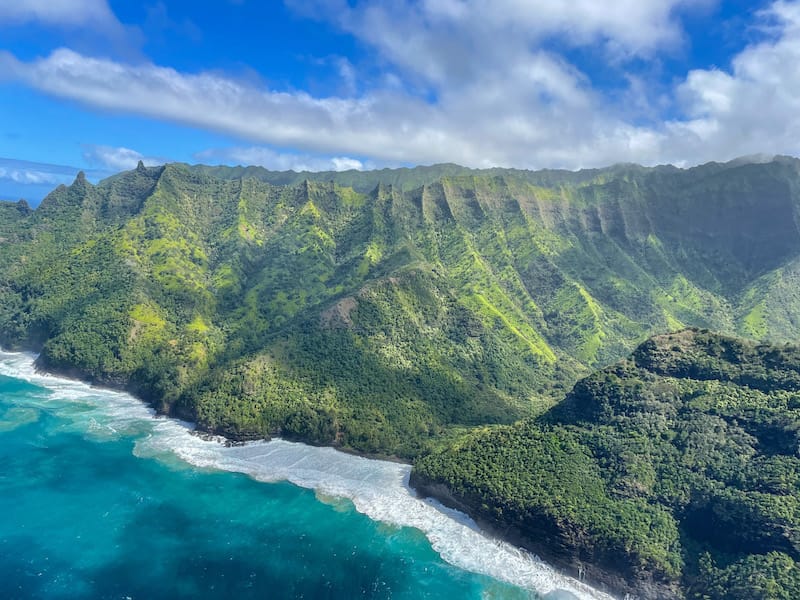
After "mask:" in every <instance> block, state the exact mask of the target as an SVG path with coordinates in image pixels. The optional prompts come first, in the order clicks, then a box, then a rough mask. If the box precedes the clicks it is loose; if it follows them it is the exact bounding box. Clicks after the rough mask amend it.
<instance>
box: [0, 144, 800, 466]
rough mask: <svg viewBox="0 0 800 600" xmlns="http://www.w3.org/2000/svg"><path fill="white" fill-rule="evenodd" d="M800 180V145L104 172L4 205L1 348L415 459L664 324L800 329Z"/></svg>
mask: <svg viewBox="0 0 800 600" xmlns="http://www.w3.org/2000/svg"><path fill="white" fill-rule="evenodd" d="M798 182H800V176H798V162H797V161H795V160H794V159H776V160H775V161H773V162H770V163H765V164H758V165H748V164H740V163H735V164H726V165H718V164H710V165H705V166H702V167H697V168H694V169H689V170H680V169H675V168H673V167H658V168H655V169H645V168H642V167H637V166H634V165H622V166H617V167H613V168H610V169H605V170H593V171H582V172H578V173H569V172H560V171H543V172H527V171H513V170H504V169H491V170H487V171H471V170H468V169H463V168H461V167H457V166H456V165H440V166H435V167H426V168H420V169H400V170H396V171H378V172H370V173H357V172H349V173H344V174H334V173H329V174H303V175H298V174H293V173H270V172H266V171H264V170H262V169H257V168H247V169H227V168H211V167H188V166H185V165H167V166H165V167H159V168H145V167H143V166H140V167H139V168H137V169H135V170H134V171H130V172H127V173H123V174H121V175H118V176H115V177H113V178H111V179H109V180H106V181H104V182H101V183H100V184H99V185H97V186H93V185H91V184H90V183H88V182H87V181H86V180H85V178H78V179H77V180H76V182H75V183H74V184H73V185H72V186H69V187H64V186H62V187H60V188H58V189H57V190H55V191H54V192H53V193H52V194H51V195H50V196H49V197H48V198H47V199H45V201H43V203H42V205H41V206H40V207H39V208H38V209H37V210H35V211H30V210H27V208H26V207H20V206H17V205H12V204H2V205H0V209H2V211H3V215H5V216H7V217H8V218H4V220H3V223H2V224H0V228H2V229H0V257H1V258H2V262H0V341H2V343H3V344H6V345H28V346H34V347H36V348H39V349H41V351H42V355H41V361H42V363H43V364H45V365H47V366H48V367H50V368H57V369H62V370H66V369H69V370H70V372H79V373H83V374H84V375H85V376H87V377H89V378H92V379H94V380H97V381H103V382H110V383H114V384H118V385H129V386H130V387H131V388H132V389H134V390H135V391H137V393H140V394H141V395H143V396H145V397H147V398H149V399H151V400H153V401H154V402H156V403H157V405H158V406H159V407H160V408H161V409H163V410H166V411H175V412H177V413H178V414H181V415H182V416H186V417H192V418H195V419H197V420H198V421H199V423H200V424H201V426H203V427H206V428H207V429H210V430H214V431H220V432H224V433H226V434H228V435H231V436H235V437H242V438H247V437H260V436H264V435H269V434H271V433H275V432H281V433H282V434H284V435H293V436H297V437H300V438H303V439H309V440H313V441H318V442H325V443H337V444H342V445H345V446H349V447H353V448H356V449H360V450H362V451H369V452H387V453H396V454H400V455H403V456H415V455H417V454H418V453H419V452H421V451H424V450H426V449H428V448H430V447H432V445H435V442H434V440H438V439H440V437H441V436H442V435H443V434H445V435H449V434H450V433H454V432H457V431H458V430H459V428H461V427H466V426H473V425H476V424H484V423H504V422H511V421H513V420H515V419H517V418H520V417H523V416H531V415H535V414H538V413H541V412H542V411H544V410H546V409H547V408H548V407H549V406H550V405H552V403H553V402H554V401H555V400H557V399H558V398H560V397H561V395H562V394H563V392H564V391H565V390H566V389H568V387H569V386H570V385H571V384H572V383H574V381H575V380H576V379H577V378H578V377H579V376H580V375H582V374H586V373H587V372H588V371H589V369H591V368H594V367H597V366H602V365H605V364H609V363H610V362H613V361H614V360H616V359H618V358H620V357H621V356H624V355H626V354H627V353H628V352H630V351H631V350H632V349H633V348H634V347H635V346H636V344H637V343H639V342H640V341H641V340H643V339H644V338H645V337H646V336H647V335H650V334H652V333H654V332H659V331H668V330H676V329H679V328H681V327H683V326H685V325H696V326H703V327H712V328H714V329H718V330H721V331H726V332H731V333H740V334H743V335H746V336H749V337H753V338H757V339H771V340H786V339H791V338H793V337H795V336H797V333H798V326H800V320H798V316H797V315H798V314H800V296H798V293H797V291H796V289H795V288H796V286H794V285H792V282H793V281H794V280H795V279H796V277H795V271H797V265H798V264H800V262H798V261H800V235H799V234H798V230H797V225H796V213H797V210H798V193H797V191H798ZM342 184H347V185H348V186H352V187H343V185H342ZM343 302H344V304H342V303H343ZM345 305H346V306H349V307H350V308H348V309H347V310H346V311H344V312H342V311H339V312H337V311H336V310H334V307H336V306H345ZM332 310H334V312H335V313H336V314H338V315H340V316H342V315H343V316H342V318H339V317H337V318H335V319H333V318H326V317H325V315H330V314H333V313H331V311H332ZM345 313H346V314H345ZM364 373H370V377H369V378H365V377H364ZM242 374H244V375H242ZM240 375H242V376H243V377H245V379H246V381H247V382H246V383H245V384H243V385H244V387H245V388H246V389H247V390H251V391H252V392H251V393H241V390H240V389H239V387H238V386H239V384H238V383H235V382H236V381H238V379H237V378H238V377H239V376H240ZM266 381H269V382H271V383H270V385H269V386H267V385H265V382H266ZM270 390H279V391H280V393H278V392H273V391H270ZM376 432H380V434H378V433H376Z"/></svg>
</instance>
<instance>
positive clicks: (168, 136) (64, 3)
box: [0, 0, 800, 201]
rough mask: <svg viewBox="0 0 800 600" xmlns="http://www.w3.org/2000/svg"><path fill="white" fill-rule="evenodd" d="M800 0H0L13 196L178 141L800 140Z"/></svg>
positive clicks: (422, 149)
mask: <svg viewBox="0 0 800 600" xmlns="http://www.w3.org/2000/svg"><path fill="white" fill-rule="evenodd" d="M798 64H800V1H790V0H779V1H760V2H759V1H755V2H753V1H751V2H745V1H742V0H729V1H725V0H694V1H693V0H614V1H613V2H597V0H391V1H390V0H376V1H372V2H363V1H361V0H305V1H301V0H285V1H284V2H281V1H278V0H275V1H269V0H264V1H260V0H204V1H203V2H198V1H197V0H193V1H187V0H181V1H167V0H142V1H141V2H129V1H122V0H16V1H15V2H2V3H0V197H3V198H17V197H26V198H29V199H31V200H33V201H36V200H38V199H40V198H41V197H42V195H44V194H45V193H46V192H47V190H49V189H51V188H52V187H54V186H55V185H57V184H58V183H62V182H69V181H70V180H71V178H72V177H73V176H74V173H75V172H76V171H77V169H84V170H86V171H87V173H88V174H89V176H90V178H93V179H98V178H101V177H103V176H105V175H107V174H110V173H113V172H116V171H119V170H122V169H127V168H132V167H134V166H135V165H136V162H137V161H138V160H140V159H141V160H144V162H145V163H147V164H157V163H162V162H165V161H184V162H190V163H196V162H204V163H213V164H260V165H263V166H265V167H268V168H271V169H281V170H283V169H295V170H303V169H308V170H327V169H347V168H373V167H383V166H400V165H414V164H431V163H436V162H456V163H460V164H465V165H469V166H475V167H484V166H495V165H502V166H513V167H521V168H533V169H536V168H545V167H563V168H570V169H575V168H581V167H594V166H603V165H608V164H612V163H616V162H637V163H641V164H647V165H651V164H658V163H674V164H678V165H693V164H698V163H701V162H705V161H709V160H728V159H731V158H735V157H737V156H742V155H751V154H766V155H774V154H793V155H797V154H800V148H799V146H800V110H798V109H800V69H798V68H797V65H798Z"/></svg>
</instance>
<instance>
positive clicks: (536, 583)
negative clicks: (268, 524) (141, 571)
mask: <svg viewBox="0 0 800 600" xmlns="http://www.w3.org/2000/svg"><path fill="white" fill-rule="evenodd" d="M34 359H35V356H34V355H32V354H27V353H12V352H3V351H0V375H6V376H9V377H14V378H17V379H22V380H24V381H28V382H30V383H33V384H35V385H38V386H41V387H43V388H46V389H47V390H49V392H50V393H49V395H47V396H46V397H43V398H42V399H41V401H40V406H39V407H40V408H42V409H45V410H46V409H47V407H48V405H50V406H54V407H55V408H57V409H58V415H59V416H60V417H65V418H67V419H68V420H71V421H72V423H73V424H74V426H75V427H76V428H77V429H78V430H80V431H82V432H83V433H84V434H85V435H88V436H91V437H93V438H99V439H103V438H106V439H118V438H119V437H120V436H123V435H124V436H133V437H134V439H135V440H136V444H135V449H134V453H135V454H136V455H137V456H140V457H152V458H162V459H170V458H171V457H177V458H179V459H181V460H182V461H184V462H186V463H189V464H190V465H193V466H195V467H201V468H210V469H219V470H224V471H233V472H237V473H244V474H247V475H249V476H251V477H253V478H254V479H256V480H258V481H264V482H276V481H288V482H291V483H293V484H295V485H297V486H300V487H304V488H309V489H313V490H315V491H316V492H317V493H318V494H320V495H323V496H334V497H341V498H347V499H349V500H350V501H352V503H353V505H354V506H355V508H356V510H358V511H359V512H361V513H363V514H365V515H367V516H368V517H369V518H370V519H373V520H375V521H381V522H384V523H388V524H391V525H395V526H398V527H414V528H416V529H419V530H421V531H422V532H423V533H424V534H425V535H426V536H427V538H428V539H429V540H430V543H431V545H432V546H433V548H434V550H436V552H438V553H439V554H440V555H441V557H442V558H443V559H444V560H446V561H447V562H449V563H451V564H452V565H455V566H457V567H459V568H462V569H465V570H468V571H472V572H474V573H480V574H483V575H488V576H490V577H493V578H495V579H498V580H500V581H505V582H507V583H510V584H513V585H516V586H519V587H523V588H526V589H530V590H533V591H535V592H537V593H538V594H542V595H549V594H552V596H553V597H563V596H567V594H571V595H573V596H574V597H576V598H579V599H580V600H590V599H591V600H612V597H611V596H609V595H608V594H606V593H603V592H600V591H597V590H594V589H592V588H590V587H589V586H587V585H584V584H583V583H581V582H579V581H577V580H575V579H572V578H570V577H567V576H565V575H562V574H560V573H559V572H557V571H556V570H555V569H553V568H552V567H550V566H549V565H547V564H545V563H544V562H542V561H541V560H540V559H538V558H537V557H535V556H534V555H532V554H530V553H529V552H526V551H524V550H521V549H519V548H517V547H515V546H513V545H511V544H508V543H506V542H502V541H499V540H496V539H493V538H491V537H489V536H488V535H486V534H484V533H483V532H481V531H480V529H479V528H478V526H477V525H476V524H475V523H474V522H473V521H472V520H471V519H470V518H469V517H468V516H466V515H465V514H463V513H461V512H458V511H455V510H452V509H449V508H446V507H444V506H442V505H441V504H440V503H438V502H436V501H434V500H430V499H420V498H417V497H416V495H415V494H414V492H413V490H411V489H410V488H409V486H408V478H409V475H410V473H411V467H410V466H409V465H405V464H399V463H393V462H388V461H381V460H373V459H367V458H362V457H359V456H353V455H350V454H345V453H343V452H339V451H337V450H334V449H333V448H319V447H314V446H307V445H305V444H299V443H294V442H287V441H285V440H272V441H269V442H251V443H247V444H244V445H235V446H230V445H226V444H225V443H224V440H222V439H221V438H214V439H208V438H207V437H200V436H198V435H196V434H194V433H193V426H192V425H191V424H190V423H185V422H182V421H178V420H175V419H166V418H154V411H153V410H152V409H150V408H148V407H147V406H146V405H145V404H144V403H143V402H141V401H140V400H138V399H136V398H135V397H133V396H131V395H129V394H126V393H123V392H116V391H111V390H105V389H100V388H95V387H91V386H89V385H88V384H85V383H82V382H78V381H74V380H70V379H64V378H61V377H55V376H52V375H46V374H42V373H38V372H37V371H36V369H35V368H34ZM564 592H566V593H567V594H563V593H564Z"/></svg>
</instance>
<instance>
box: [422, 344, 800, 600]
mask: <svg viewBox="0 0 800 600" xmlns="http://www.w3.org/2000/svg"><path fill="white" fill-rule="evenodd" d="M798 448H800V348H797V347H780V346H770V345H758V346H756V345H754V344H750V343H746V342H742V341H740V340H737V339H733V338H727V337H723V336H719V335H717V334H712V333H708V332H707V331H702V330H700V331H698V330H684V331H682V332H678V333H675V334H667V335H662V336H658V337H655V338H652V339H651V340H649V341H647V342H646V343H644V344H642V345H641V346H640V347H639V348H638V349H637V350H636V351H635V352H634V353H633V355H632V357H631V358H630V359H628V360H625V361H622V362H620V363H618V364H616V365H615V366H613V367H608V368H606V369H604V370H601V371H599V372H597V373H595V374H594V375H591V376H590V377H587V378H585V379H583V380H581V381H580V382H579V383H578V384H577V385H576V386H575V388H574V389H573V390H572V392H570V394H569V395H567V397H566V399H565V400H563V401H562V402H561V403H559V404H558V405H557V406H556V407H554V408H553V409H551V410H550V411H549V412H547V413H546V414H544V415H542V416H541V417H539V418H538V419H537V420H535V421H533V420H528V421H525V422H522V423H519V424H516V425H513V426H506V427H499V428H492V429H485V430H482V431H476V432H473V433H471V434H470V435H468V436H466V437H465V438H464V439H463V440H461V441H460V442H459V443H458V444H455V445H453V446H451V447H449V448H447V449H445V450H442V451H440V452H436V453H433V454H431V455H428V456H426V457H424V458H422V459H420V460H419V461H418V462H417V464H416V465H415V473H414V481H415V483H416V485H418V486H420V487H422V488H428V489H429V491H432V492H433V493H435V494H436V495H438V496H440V497H443V498H444V499H445V500H446V501H449V502H451V503H455V504H458V505H460V506H462V507H465V508H467V509H468V510H470V512H472V513H473V514H475V515H476V516H478V517H480V518H482V519H484V520H486V521H489V522H491V523H493V524H494V526H495V527H496V528H500V529H507V531H506V534H507V535H511V536H512V537H513V538H515V539H516V540H517V541H520V542H521V543H523V544H525V545H527V546H529V547H531V548H533V549H535V550H536V551H538V552H541V553H542V554H544V555H545V556H547V557H549V558H551V560H555V561H557V562H558V563H560V564H562V565H564V566H566V567H568V568H570V569H572V570H574V571H576V572H577V571H578V570H579V569H580V568H581V567H583V568H584V569H585V572H586V573H587V575H588V576H589V577H594V578H597V579H598V580H600V581H602V582H605V583H607V584H609V585H611V586H613V587H615V588H617V589H624V590H626V591H630V592H632V593H635V594H640V595H643V596H645V597H660V598H665V597H673V596H674V597H682V596H683V595H684V594H685V595H686V596H687V597H689V598H714V599H717V598H719V599H723V598H785V599H787V600H788V599H790V598H798V597H800V567H799V566H798V563H797V561H798V559H800V452H799V451H798ZM442 486H444V487H442Z"/></svg>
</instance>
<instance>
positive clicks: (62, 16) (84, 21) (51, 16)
mask: <svg viewBox="0 0 800 600" xmlns="http://www.w3.org/2000/svg"><path fill="white" fill-rule="evenodd" d="M30 22H39V23H44V24H46V25H61V26H69V27H82V26H101V27H114V28H116V27H120V25H119V22H118V21H117V18H116V17H115V16H114V13H113V12H112V11H111V9H110V8H109V6H108V2H107V1H106V0H5V1H4V2H0V24H20V23H30Z"/></svg>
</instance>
